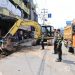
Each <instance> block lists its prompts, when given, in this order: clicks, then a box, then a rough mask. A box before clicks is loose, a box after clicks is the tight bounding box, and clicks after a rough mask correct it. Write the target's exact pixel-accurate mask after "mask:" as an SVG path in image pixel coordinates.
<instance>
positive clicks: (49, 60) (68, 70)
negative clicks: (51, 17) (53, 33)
mask: <svg viewBox="0 0 75 75" xmlns="http://www.w3.org/2000/svg"><path fill="white" fill-rule="evenodd" d="M57 58H58V55H57V54H53V46H45V49H44V50H41V46H35V47H25V48H23V49H22V50H21V51H19V52H16V53H13V54H11V55H10V56H7V57H5V58H3V59H0V75H75V55H73V54H71V53H68V52H67V49H66V48H65V47H63V58H62V59H63V60H62V62H56V59H57Z"/></svg>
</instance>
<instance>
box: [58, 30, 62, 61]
mask: <svg viewBox="0 0 75 75" xmlns="http://www.w3.org/2000/svg"><path fill="white" fill-rule="evenodd" d="M57 33H58V35H57V51H58V52H57V53H58V59H57V62H61V60H62V35H61V33H60V29H58V30H57Z"/></svg>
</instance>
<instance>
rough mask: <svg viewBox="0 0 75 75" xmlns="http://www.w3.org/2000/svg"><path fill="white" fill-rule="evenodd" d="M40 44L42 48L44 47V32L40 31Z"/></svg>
mask: <svg viewBox="0 0 75 75" xmlns="http://www.w3.org/2000/svg"><path fill="white" fill-rule="evenodd" d="M41 46H42V49H44V33H42V37H41Z"/></svg>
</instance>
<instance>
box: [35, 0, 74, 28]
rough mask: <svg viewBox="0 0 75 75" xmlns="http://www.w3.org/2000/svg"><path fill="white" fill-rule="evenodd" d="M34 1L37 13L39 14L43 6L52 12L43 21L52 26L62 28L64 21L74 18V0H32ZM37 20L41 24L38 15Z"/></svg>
mask: <svg viewBox="0 0 75 75" xmlns="http://www.w3.org/2000/svg"><path fill="white" fill-rule="evenodd" d="M34 3H35V5H36V11H37V13H38V14H41V11H42V9H43V8H45V9H47V11H48V13H51V14H52V17H51V18H48V19H47V21H45V23H46V24H50V25H52V26H54V28H64V27H65V26H66V21H72V20H73V19H74V18H75V9H74V7H75V0H34ZM38 22H39V23H40V24H42V20H41V18H40V17H39V19H38Z"/></svg>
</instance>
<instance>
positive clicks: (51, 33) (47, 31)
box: [42, 26, 54, 37]
mask: <svg viewBox="0 0 75 75" xmlns="http://www.w3.org/2000/svg"><path fill="white" fill-rule="evenodd" d="M42 33H44V35H45V36H47V37H53V36H54V28H53V26H42Z"/></svg>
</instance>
